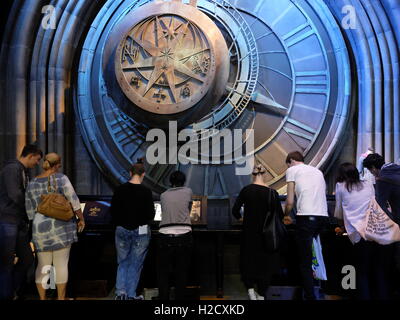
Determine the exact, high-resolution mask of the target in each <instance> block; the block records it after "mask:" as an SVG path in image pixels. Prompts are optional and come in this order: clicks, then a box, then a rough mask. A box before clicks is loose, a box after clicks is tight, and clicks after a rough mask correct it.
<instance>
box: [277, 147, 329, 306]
mask: <svg viewBox="0 0 400 320" xmlns="http://www.w3.org/2000/svg"><path fill="white" fill-rule="evenodd" d="M286 164H287V165H288V167H289V168H288V169H287V171H286V182H287V198H286V207H285V218H284V223H285V224H291V223H292V222H293V221H292V218H291V217H290V212H291V211H292V209H293V206H294V196H295V195H296V198H297V214H296V236H295V237H296V245H297V251H298V253H299V265H300V273H301V277H302V281H303V289H304V298H305V299H306V300H315V294H314V279H313V270H312V267H311V265H312V242H313V238H314V237H317V236H318V235H319V233H320V232H321V231H322V229H323V228H324V226H325V224H326V223H327V218H328V208H327V202H326V184H325V179H324V176H323V174H322V172H321V171H320V170H318V169H317V168H314V167H312V166H309V165H306V164H304V157H303V155H302V154H301V153H300V152H298V151H295V152H291V153H289V154H288V156H287V158H286Z"/></svg>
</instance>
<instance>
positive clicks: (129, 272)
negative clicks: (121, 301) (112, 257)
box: [115, 226, 151, 298]
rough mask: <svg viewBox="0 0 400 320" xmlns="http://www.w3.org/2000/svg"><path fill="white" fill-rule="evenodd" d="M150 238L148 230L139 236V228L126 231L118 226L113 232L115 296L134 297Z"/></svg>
mask: <svg viewBox="0 0 400 320" xmlns="http://www.w3.org/2000/svg"><path fill="white" fill-rule="evenodd" d="M150 237H151V231H150V228H149V227H147V233H146V234H141V235H139V228H138V229H135V230H127V229H125V228H123V227H120V226H118V227H117V229H116V231H115V246H116V249H117V259H118V271H117V283H116V291H115V293H116V294H117V295H127V296H128V297H132V298H134V297H136V288H137V285H138V283H139V279H140V273H141V271H142V267H143V263H144V259H145V258H146V254H147V249H148V247H149V243H150Z"/></svg>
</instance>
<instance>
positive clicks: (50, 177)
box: [25, 153, 85, 300]
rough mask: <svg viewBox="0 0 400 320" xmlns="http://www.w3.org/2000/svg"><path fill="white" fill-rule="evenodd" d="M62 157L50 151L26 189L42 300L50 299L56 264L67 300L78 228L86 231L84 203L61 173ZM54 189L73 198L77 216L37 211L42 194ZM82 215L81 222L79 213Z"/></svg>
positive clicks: (58, 283)
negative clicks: (62, 217)
mask: <svg viewBox="0 0 400 320" xmlns="http://www.w3.org/2000/svg"><path fill="white" fill-rule="evenodd" d="M60 169H61V157H60V156H59V155H58V154H57V153H49V154H47V155H46V156H45V158H44V162H43V170H44V171H43V173H41V174H40V175H38V176H37V177H36V178H34V179H33V180H32V181H31V182H29V185H28V188H27V190H26V200H25V203H26V211H27V214H28V217H29V219H30V220H33V225H32V242H33V244H34V247H35V251H36V254H37V258H38V265H37V267H36V272H35V278H36V280H35V282H36V288H37V290H38V293H39V297H40V300H46V285H45V284H46V280H47V277H48V272H49V270H48V267H49V266H52V268H53V271H54V272H53V273H50V274H54V275H55V279H53V280H54V281H55V284H56V287H57V295H58V300H65V295H66V288H67V282H68V261H69V254H70V250H71V245H72V244H73V243H74V242H77V241H78V236H77V231H79V232H82V231H83V229H84V227H85V220H84V218H83V214H82V211H81V205H80V202H79V199H78V196H77V195H76V193H75V190H74V188H73V186H72V184H71V182H70V181H69V179H68V177H67V176H66V175H64V174H62V173H59V170H60ZM49 185H50V192H56V193H59V194H62V195H64V197H65V198H66V199H67V200H68V201H69V203H70V204H71V207H72V209H73V211H74V214H75V216H74V217H73V218H72V219H71V220H69V221H63V220H59V219H55V218H52V217H48V216H45V215H43V214H41V213H39V212H37V207H38V206H39V204H40V202H41V196H42V195H44V194H48V193H49ZM76 216H77V217H78V218H79V220H78V222H77V220H76V218H75V217H76Z"/></svg>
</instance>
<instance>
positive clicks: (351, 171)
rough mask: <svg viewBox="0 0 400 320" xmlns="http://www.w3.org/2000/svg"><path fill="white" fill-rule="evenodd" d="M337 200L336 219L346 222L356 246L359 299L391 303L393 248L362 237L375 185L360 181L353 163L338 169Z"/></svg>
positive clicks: (346, 227)
mask: <svg viewBox="0 0 400 320" xmlns="http://www.w3.org/2000/svg"><path fill="white" fill-rule="evenodd" d="M335 197H336V207H335V218H337V219H339V220H340V221H341V220H343V221H344V226H345V229H346V232H347V234H348V237H349V239H350V241H351V242H352V243H353V245H354V253H355V259H356V287H357V295H358V298H359V299H360V300H370V299H380V300H382V299H388V298H389V289H388V288H389V285H388V279H387V278H388V273H389V272H388V271H389V264H390V255H391V246H390V245H389V246H388V245H385V246H384V245H380V244H379V243H376V242H373V241H365V240H364V239H363V238H362V237H361V234H360V233H359V231H361V226H363V225H364V221H365V219H366V214H367V210H368V206H369V204H370V202H371V200H372V199H373V198H374V197H375V190H374V186H373V184H372V182H371V181H368V180H360V174H359V171H358V170H357V168H356V167H355V166H354V165H353V164H351V163H343V164H342V165H341V166H340V168H339V175H338V177H337V183H336V191H335Z"/></svg>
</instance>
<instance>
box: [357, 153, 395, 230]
mask: <svg viewBox="0 0 400 320" xmlns="http://www.w3.org/2000/svg"><path fill="white" fill-rule="evenodd" d="M363 166H364V167H365V168H367V169H368V170H369V171H371V173H372V174H373V175H374V176H375V177H376V186H375V190H376V201H377V202H378V203H379V205H380V206H381V208H382V209H383V210H385V212H386V213H387V215H388V216H389V217H390V218H391V219H392V220H393V221H394V222H396V223H397V224H399V225H400V166H399V165H397V164H395V163H387V164H385V160H384V159H383V157H382V156H381V155H379V154H377V153H373V154H370V155H369V156H368V157H367V158H365V159H364V161H363ZM389 206H390V210H389Z"/></svg>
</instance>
